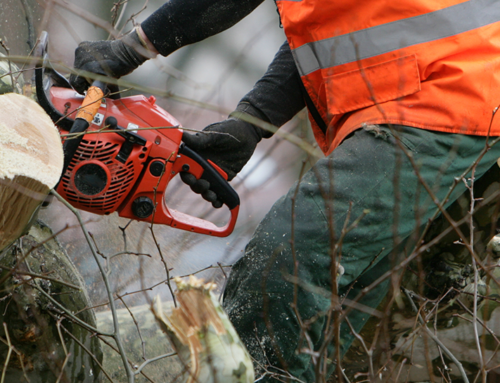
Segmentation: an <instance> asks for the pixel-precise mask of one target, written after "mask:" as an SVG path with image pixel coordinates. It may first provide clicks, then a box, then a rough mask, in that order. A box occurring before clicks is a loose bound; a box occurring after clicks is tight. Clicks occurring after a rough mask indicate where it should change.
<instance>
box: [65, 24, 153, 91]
mask: <svg viewBox="0 0 500 383" xmlns="http://www.w3.org/2000/svg"><path fill="white" fill-rule="evenodd" d="M153 56H154V54H153V53H152V52H151V51H148V50H147V48H146V47H145V45H144V44H143V43H142V42H141V40H140V39H139V35H138V34H137V31H136V30H135V29H134V30H133V31H132V32H130V33H128V34H127V35H125V36H123V37H122V38H121V39H119V40H107V41H84V42H82V43H80V45H78V48H76V50H75V65H74V66H75V69H80V70H84V71H87V72H92V73H96V74H100V75H103V76H109V77H113V78H120V77H121V76H125V75H126V74H129V73H131V72H132V71H134V70H135V69H136V68H137V67H138V66H139V65H141V64H142V63H144V62H145V61H146V60H148V59H149V58H151V57H153ZM69 82H70V84H71V86H72V87H73V88H75V90H76V91H77V92H78V93H82V94H83V92H84V91H85V90H87V88H88V87H89V85H90V84H91V83H92V80H91V79H88V78H85V77H82V76H78V75H76V74H72V75H71V77H70V78H69Z"/></svg>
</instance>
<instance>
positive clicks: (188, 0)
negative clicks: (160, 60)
mask: <svg viewBox="0 0 500 383" xmlns="http://www.w3.org/2000/svg"><path fill="white" fill-rule="evenodd" d="M262 2H263V0H169V1H167V2H166V3H165V4H164V5H162V6H161V7H160V8H159V9H158V10H157V11H156V12H154V13H153V14H152V15H151V16H149V17H148V18H147V19H146V21H144V22H143V23H142V24H141V27H142V30H143V31H144V33H145V34H146V36H147V37H148V39H149V41H151V43H152V44H153V45H154V46H155V48H156V49H157V50H158V52H159V53H160V54H161V55H163V56H167V55H169V54H170V53H172V52H173V51H175V50H177V49H179V48H181V47H183V46H186V45H189V44H193V43H196V42H198V41H201V40H203V39H206V38H207V37H210V36H213V35H216V34H217V33H220V32H222V31H225V30H226V29H228V28H230V27H232V26H233V25H235V24H236V23H237V22H238V21H240V20H241V19H243V18H244V17H245V16H247V15H248V14H250V12H252V11H253V10H254V9H255V8H257V6H259V5H260V4H261V3H262Z"/></svg>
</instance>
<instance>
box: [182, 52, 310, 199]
mask: <svg viewBox="0 0 500 383" xmlns="http://www.w3.org/2000/svg"><path fill="white" fill-rule="evenodd" d="M304 107H305V101H304V95H303V93H302V85H301V79H300V75H299V73H298V70H297V67H296V66H295V62H294V60H293V56H292V53H291V51H290V47H289V46H288V43H286V42H285V43H284V44H283V45H282V46H281V48H280V49H279V51H278V53H277V54H276V56H275V57H274V60H273V62H272V63H271V65H269V68H268V69H267V72H266V74H265V75H264V76H263V77H262V78H261V79H260V80H259V81H257V83H256V84H255V86H254V88H253V89H252V90H251V91H250V92H248V93H247V94H246V95H245V97H243V98H242V99H241V101H240V102H239V104H238V107H237V108H236V111H237V112H243V113H246V114H249V115H250V116H253V117H256V118H258V119H259V120H262V121H265V122H267V123H270V124H272V125H274V126H276V127H278V128H279V127H280V126H282V125H283V124H284V123H286V122H287V121H289V120H290V119H292V117H293V116H295V115H296V114H297V113H298V112H299V111H300V110H302V109H303V108H304ZM271 136H272V134H271V133H270V132H269V131H267V130H264V129H261V128H260V127H258V126H255V125H252V124H251V123H249V122H246V121H243V120H241V119H238V118H235V116H234V112H233V113H232V114H230V115H229V118H228V119H227V120H224V121H222V122H218V123H215V124H212V125H209V126H207V127H206V128H205V129H204V130H203V131H202V132H200V133H196V134H194V135H192V134H189V133H184V136H183V141H184V142H185V143H186V145H188V146H189V147H190V148H191V149H193V150H194V151H196V152H197V153H198V154H200V155H201V156H203V157H204V158H206V159H210V160H211V161H213V162H214V163H215V164H217V165H218V166H219V167H220V168H221V169H222V170H224V171H225V172H226V173H227V174H228V177H229V179H232V178H233V177H235V176H236V174H237V173H239V171H240V170H241V169H242V168H243V166H244V165H245V164H246V163H247V162H248V160H249V159H250V157H251V156H252V154H253V152H254V150H255V147H256V146H257V144H258V143H259V142H260V141H261V139H262V138H269V137H271ZM181 176H182V177H183V181H184V182H186V183H187V184H188V185H191V187H192V189H193V191H195V192H197V193H201V194H202V195H203V197H204V198H205V199H207V200H208V201H210V202H216V201H214V200H213V199H212V198H213V193H209V192H207V190H208V188H209V185H208V183H207V182H206V181H204V180H201V182H200V181H196V179H194V177H192V176H190V175H189V174H187V173H186V174H184V175H181ZM216 205H218V204H217V202H216V203H215V204H214V206H216Z"/></svg>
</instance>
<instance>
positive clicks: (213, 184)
mask: <svg viewBox="0 0 500 383" xmlns="http://www.w3.org/2000/svg"><path fill="white" fill-rule="evenodd" d="M178 153H179V155H180V158H179V159H178V160H177V161H179V160H180V161H179V163H180V165H181V170H182V171H188V172H189V163H187V162H186V161H183V160H182V157H183V156H184V157H187V158H190V159H191V160H193V161H194V162H195V163H196V164H198V165H199V166H201V168H202V169H203V173H202V174H201V177H199V178H202V179H204V180H206V181H208V182H209V183H210V190H212V191H213V192H214V193H215V194H217V197H218V199H219V200H220V201H221V202H222V203H223V204H224V205H226V206H227V207H228V208H229V210H233V209H234V208H235V207H236V206H239V205H240V197H239V196H238V193H236V191H235V190H234V189H233V188H232V187H231V185H229V183H228V182H227V181H226V179H225V178H224V177H223V176H222V175H221V174H220V173H219V172H218V171H217V170H216V169H215V168H214V167H213V166H212V165H211V164H210V163H209V162H208V161H207V160H205V159H204V158H203V157H201V156H200V155H199V154H198V153H196V152H195V151H193V150H192V149H190V148H188V147H187V146H186V144H184V143H181V145H180V146H179V152H178ZM177 161H176V163H177ZM185 165H188V166H187V168H186V167H185ZM177 167H178V166H177ZM183 167H184V168H183ZM185 169H186V170H185ZM195 175H196V174H195ZM197 178H198V177H197Z"/></svg>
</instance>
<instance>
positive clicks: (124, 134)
mask: <svg viewBox="0 0 500 383" xmlns="http://www.w3.org/2000/svg"><path fill="white" fill-rule="evenodd" d="M47 45H48V34H47V32H42V34H41V38H40V40H39V42H38V45H37V49H36V52H35V56H37V57H39V58H40V59H39V63H38V64H37V68H36V69H35V85H36V95H37V98H38V102H39V104H40V105H41V106H42V108H43V109H44V110H45V111H46V112H47V113H48V115H49V116H50V117H51V119H52V121H54V123H55V125H56V126H57V128H58V129H59V133H60V134H61V136H62V137H63V138H62V140H63V148H64V167H63V173H62V176H61V179H60V181H59V184H58V185H57V186H56V188H55V190H56V191H57V193H59V194H60V195H61V196H62V197H63V198H64V199H66V200H67V201H68V202H69V203H70V204H71V205H72V206H74V207H75V208H78V209H81V210H85V211H88V212H91V213H95V214H100V215H107V214H111V213H114V212H117V213H118V215H119V216H120V217H125V218H130V219H134V220H138V221H143V222H150V223H154V224H161V225H169V226H171V227H174V228H177V229H182V230H187V231H191V232H195V233H201V234H207V235H212V236H218V237H225V236H228V235H229V234H231V233H232V231H233V229H234V226H235V223H236V219H237V217H238V211H239V204H240V201H239V197H238V194H237V193H236V192H235V191H234V189H233V188H232V187H231V186H230V185H229V183H228V182H227V175H226V174H225V173H224V171H223V170H221V169H220V168H218V167H217V166H216V165H215V164H214V163H212V162H211V161H209V160H208V161H207V160H205V159H204V158H202V157H201V156H199V155H198V154H197V153H195V152H194V151H193V150H191V149H190V148H188V147H187V146H186V145H185V144H184V143H183V142H182V141H181V140H182V129H179V128H178V127H179V126H180V124H179V122H178V121H176V120H175V118H173V117H172V116H171V115H170V114H169V113H168V112H166V111H165V110H164V109H162V108H161V107H159V106H158V105H157V104H156V103H155V101H156V100H155V97H154V96H151V97H149V98H147V97H145V96H144V95H134V96H129V97H123V98H119V96H118V97H117V96H116V95H115V97H114V98H111V97H107V92H108V89H107V86H106V84H104V83H103V82H100V81H94V83H93V84H92V86H91V87H90V88H89V89H88V91H87V93H86V95H85V97H84V96H82V95H80V94H78V93H77V92H76V91H75V90H73V89H72V88H71V86H70V85H69V82H68V81H67V79H66V78H65V77H64V76H62V75H61V74H59V73H58V72H57V71H55V70H54V69H52V68H51V65H49V62H48V56H47ZM180 172H187V173H190V174H192V175H193V176H195V177H196V178H197V179H200V178H201V179H205V180H206V181H208V182H209V183H210V190H212V191H213V192H214V193H215V194H216V195H217V199H218V202H217V203H218V204H220V206H222V205H225V206H226V207H227V208H228V210H229V212H228V219H227V223H226V225H225V226H223V227H219V226H217V225H215V224H214V223H213V222H210V221H207V220H205V219H202V218H198V217H194V216H191V215H188V214H186V213H183V212H180V211H177V210H174V209H171V208H169V207H168V206H167V204H166V201H165V196H166V193H167V188H168V185H169V183H170V181H171V180H172V179H173V178H174V177H175V176H176V175H177V174H178V173H180ZM214 207H218V206H216V205H214Z"/></svg>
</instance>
